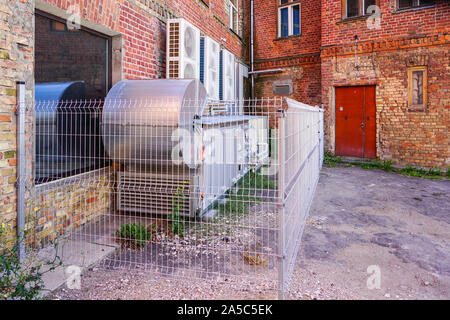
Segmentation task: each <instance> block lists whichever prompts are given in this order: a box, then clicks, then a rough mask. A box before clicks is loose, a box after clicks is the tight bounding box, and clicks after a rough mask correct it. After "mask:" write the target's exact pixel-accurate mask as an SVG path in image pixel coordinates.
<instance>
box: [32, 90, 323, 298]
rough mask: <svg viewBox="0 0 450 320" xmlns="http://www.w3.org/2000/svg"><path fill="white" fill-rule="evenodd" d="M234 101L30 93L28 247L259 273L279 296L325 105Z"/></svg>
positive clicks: (308, 193) (125, 263) (202, 274)
mask: <svg viewBox="0 0 450 320" xmlns="http://www.w3.org/2000/svg"><path fill="white" fill-rule="evenodd" d="M231 105H233V103H231ZM235 105H239V108H232V109H233V110H234V112H233V113H232V114H227V113H226V109H225V111H223V110H221V112H214V113H211V112H204V110H205V108H207V106H204V105H199V104H198V102H196V101H185V102H184V103H183V105H181V106H178V107H174V105H173V101H172V100H171V99H170V98H168V99H167V101H166V103H165V104H161V100H160V99H159V100H158V101H157V102H156V101H149V100H145V101H109V102H108V103H104V102H103V101H40V102H37V103H36V104H35V105H34V106H33V108H34V110H35V114H36V116H35V119H31V120H29V121H33V126H34V130H35V132H36V137H35V144H36V155H35V158H34V168H35V186H34V187H33V191H32V193H31V198H30V199H28V201H27V202H26V209H25V222H24V225H25V227H24V228H25V229H26V230H27V232H26V246H27V251H28V252H37V253H38V254H39V255H41V256H42V255H44V256H45V254H46V252H47V251H48V248H49V246H50V245H51V244H52V243H54V242H55V241H58V242H59V243H61V244H63V247H64V251H65V253H63V254H62V259H63V262H64V263H66V264H72V265H73V264H75V265H77V264H79V265H80V267H86V266H88V265H90V264H93V263H95V264H96V265H98V266H99V267H102V268H106V269H115V268H128V269H145V270H148V271H149V272H155V274H164V275H170V276H171V277H176V278H188V279H193V278H198V279H214V280H215V281H217V282H218V283H221V284H224V285H231V284H233V287H234V288H236V287H248V286H249V285H250V284H255V283H258V284H261V283H264V287H263V288H264V289H263V290H267V291H268V292H271V293H272V294H273V296H272V297H277V296H278V297H281V298H283V297H284V295H285V293H286V290H287V289H288V287H289V282H290V277H291V275H292V270H293V267H294V262H295V259H296V256H297V252H298V249H299V244H300V240H301V236H302V232H303V229H304V226H305V223H306V218H307V216H308V212H309V207H310V204H311V201H312V199H313V196H314V191H315V187H316V185H317V180H318V177H319V171H320V168H321V163H322V161H323V112H322V110H320V109H318V108H314V107H310V106H307V105H304V104H300V103H298V102H296V101H293V100H289V99H287V100H282V99H280V98H266V99H255V100H252V101H244V102H243V101H241V102H239V103H237V102H236V103H235ZM170 108H172V109H170ZM173 108H174V109H173ZM177 108H178V109H177ZM175 109H177V110H175ZM213 109H214V108H213ZM172 112H178V113H179V114H178V115H177V116H175V117H174V115H173V113H172ZM46 250H47V251H46ZM259 290H262V289H259Z"/></svg>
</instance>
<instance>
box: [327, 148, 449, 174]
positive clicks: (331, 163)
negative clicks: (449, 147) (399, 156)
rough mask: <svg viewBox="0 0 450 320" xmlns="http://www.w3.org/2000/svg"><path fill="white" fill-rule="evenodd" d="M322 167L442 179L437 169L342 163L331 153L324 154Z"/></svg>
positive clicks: (381, 162)
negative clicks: (339, 166) (340, 166)
mask: <svg viewBox="0 0 450 320" xmlns="http://www.w3.org/2000/svg"><path fill="white" fill-rule="evenodd" d="M324 165H326V166H328V167H336V166H337V165H342V166H359V167H361V168H363V169H379V170H384V171H386V172H395V173H399V174H402V175H405V176H411V177H421V178H428V179H444V172H443V171H442V170H441V169H437V168H430V169H428V170H427V169H424V168H415V167H412V166H411V165H407V166H406V167H404V168H395V167H394V166H393V163H392V160H383V161H380V160H376V161H370V160H367V161H345V162H344V161H342V158H341V157H339V156H335V155H333V154H332V153H329V152H327V153H325V158H324ZM449 171H450V169H449V170H447V173H446V174H445V176H446V177H447V178H450V173H449Z"/></svg>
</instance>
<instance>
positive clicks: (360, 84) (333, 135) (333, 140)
mask: <svg viewBox="0 0 450 320" xmlns="http://www.w3.org/2000/svg"><path fill="white" fill-rule="evenodd" d="M370 86H373V87H375V157H376V158H378V138H379V134H378V108H377V107H378V105H377V91H378V83H377V82H357V83H340V84H334V85H332V86H331V94H330V106H331V108H330V118H331V128H330V129H331V130H330V141H331V149H332V152H333V153H334V154H336V88H342V87H370ZM362 159H364V158H362Z"/></svg>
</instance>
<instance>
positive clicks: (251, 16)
mask: <svg viewBox="0 0 450 320" xmlns="http://www.w3.org/2000/svg"><path fill="white" fill-rule="evenodd" d="M254 22H255V17H254V0H251V1H250V61H251V72H250V77H251V80H252V99H255V75H254V72H255V52H254V51H255V47H254V36H253V29H254V26H253V25H254Z"/></svg>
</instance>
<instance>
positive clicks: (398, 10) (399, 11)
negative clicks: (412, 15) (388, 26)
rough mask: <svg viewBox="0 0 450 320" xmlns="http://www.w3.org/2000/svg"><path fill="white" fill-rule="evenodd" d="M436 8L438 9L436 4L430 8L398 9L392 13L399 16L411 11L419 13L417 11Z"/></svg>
mask: <svg viewBox="0 0 450 320" xmlns="http://www.w3.org/2000/svg"><path fill="white" fill-rule="evenodd" d="M434 7H436V5H435V4H433V5H430V6H423V7H411V8H404V9H397V10H395V11H394V12H392V13H394V14H398V13H403V12H409V11H417V10H423V9H432V8H434Z"/></svg>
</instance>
